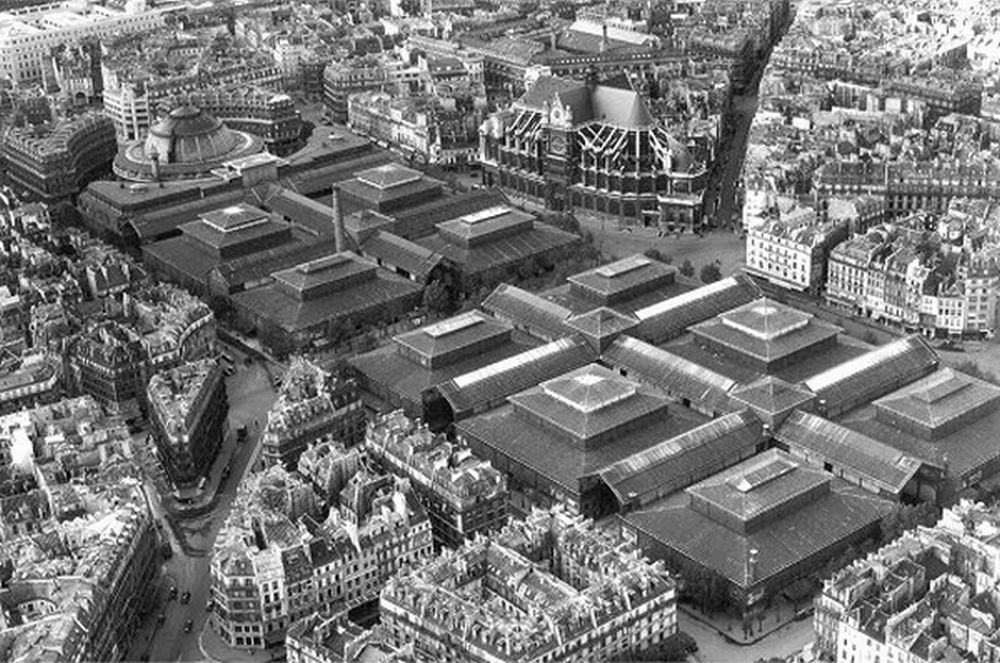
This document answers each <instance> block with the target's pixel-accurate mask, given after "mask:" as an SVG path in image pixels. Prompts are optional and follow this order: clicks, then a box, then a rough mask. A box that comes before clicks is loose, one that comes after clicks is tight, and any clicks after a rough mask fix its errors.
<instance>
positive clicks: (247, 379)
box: [129, 349, 276, 661]
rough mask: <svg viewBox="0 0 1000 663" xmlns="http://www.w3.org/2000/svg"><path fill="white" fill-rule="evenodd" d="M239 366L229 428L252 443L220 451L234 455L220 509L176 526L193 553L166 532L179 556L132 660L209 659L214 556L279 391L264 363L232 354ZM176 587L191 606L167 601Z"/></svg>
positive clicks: (164, 577) (166, 569)
mask: <svg viewBox="0 0 1000 663" xmlns="http://www.w3.org/2000/svg"><path fill="white" fill-rule="evenodd" d="M227 352H229V353H230V354H231V355H232V356H233V357H234V358H235V359H236V360H237V364H238V366H239V368H238V370H237V372H236V374H235V375H234V376H233V377H232V378H229V379H228V381H227V388H228V392H229V403H230V408H229V426H230V430H235V429H237V428H238V427H239V426H242V425H246V426H247V429H248V431H249V439H248V440H247V442H245V443H243V444H232V445H231V446H227V447H226V448H224V449H223V451H222V452H221V453H222V454H226V453H232V454H233V455H232V458H233V461H232V476H230V478H229V480H228V481H226V482H225V483H224V484H223V486H222V488H221V490H220V494H219V499H218V502H217V503H216V505H215V508H214V509H213V510H212V511H211V512H210V513H208V514H206V515H204V516H201V517H198V518H194V519H189V520H183V521H180V522H178V523H177V532H179V533H180V535H181V536H183V537H184V538H185V541H186V544H187V545H186V548H187V550H188V551H189V552H188V553H185V552H184V549H182V547H181V546H180V545H178V541H176V539H175V537H174V533H173V532H172V531H171V529H172V528H170V527H165V528H164V530H165V531H166V533H167V535H168V536H169V537H170V538H171V542H172V545H173V549H174V551H175V554H174V556H173V557H172V558H171V559H170V560H168V561H167V562H166V563H165V564H164V566H163V572H162V574H161V577H160V582H159V584H158V586H157V587H156V588H154V590H153V591H155V592H156V605H157V606H158V607H157V608H155V609H154V610H153V612H152V614H151V615H150V617H149V619H148V620H147V623H146V624H145V625H144V627H143V628H142V629H141V630H140V632H139V634H138V636H137V638H136V642H135V644H134V647H133V651H132V652H130V653H129V659H130V660H137V659H138V658H139V657H140V656H141V655H142V654H147V655H148V656H149V657H150V660H152V661H202V660H204V657H203V656H202V654H201V651H200V649H199V646H198V638H197V634H198V633H200V632H201V628H202V626H203V625H204V623H205V620H206V618H207V614H208V613H207V611H206V604H207V603H208V599H209V591H210V566H209V565H210V562H211V551H212V547H213V545H214V543H215V537H216V536H217V535H218V533H219V530H220V529H221V527H222V525H223V523H224V522H225V520H226V517H227V516H228V515H229V511H230V509H231V508H232V503H233V499H234V497H235V496H236V487H237V486H238V485H239V482H240V481H241V480H242V478H243V476H244V475H245V474H246V473H247V471H248V464H249V462H250V459H251V457H252V456H253V455H254V454H255V452H256V447H257V446H258V445H259V444H260V433H259V429H257V428H255V426H254V421H255V420H256V421H259V422H260V423H261V425H263V420H264V417H265V415H266V412H267V410H268V409H269V408H270V407H271V404H272V403H273V402H274V400H275V397H276V395H275V393H274V389H273V388H272V386H271V381H270V378H269V376H268V374H267V371H266V370H265V369H264V368H263V367H262V366H261V364H260V363H259V362H255V363H254V364H253V365H251V366H249V367H247V366H246V365H245V364H244V363H243V361H242V359H243V355H242V354H241V353H239V352H238V351H236V350H233V349H227ZM153 504H154V512H156V516H157V518H159V519H160V520H163V519H164V518H165V517H166V516H165V514H164V512H163V509H162V506H161V505H160V504H159V502H158V501H157V500H155V499H154V500H153ZM171 586H176V587H177V588H178V592H179V593H183V592H184V591H190V592H191V600H190V602H189V603H188V604H186V605H184V604H181V603H180V601H179V600H173V601H169V600H167V596H168V592H169V587H171ZM161 611H162V612H163V614H164V615H165V617H166V621H165V622H164V624H163V625H162V626H157V625H156V616H157V614H158V613H159V612H161ZM188 619H190V620H192V622H193V628H192V629H191V631H190V632H189V633H185V632H184V623H185V622H186V621H187V620H188Z"/></svg>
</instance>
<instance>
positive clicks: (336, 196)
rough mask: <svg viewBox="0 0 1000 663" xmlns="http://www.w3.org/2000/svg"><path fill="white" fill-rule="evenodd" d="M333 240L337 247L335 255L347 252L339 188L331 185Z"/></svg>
mask: <svg viewBox="0 0 1000 663" xmlns="http://www.w3.org/2000/svg"><path fill="white" fill-rule="evenodd" d="M331 206H332V207H333V240H334V242H335V244H336V245H337V253H343V252H344V251H346V250H347V242H346V241H345V239H344V212H343V210H341V208H340V188H339V187H338V186H337V185H336V184H334V185H333V203H332V205H331Z"/></svg>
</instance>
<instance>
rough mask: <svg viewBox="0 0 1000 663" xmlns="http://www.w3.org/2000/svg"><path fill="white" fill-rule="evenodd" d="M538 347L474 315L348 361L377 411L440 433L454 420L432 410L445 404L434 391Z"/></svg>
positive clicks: (504, 326)
mask: <svg viewBox="0 0 1000 663" xmlns="http://www.w3.org/2000/svg"><path fill="white" fill-rule="evenodd" d="M536 345H538V343H537V342H536V341H534V340H533V339H531V338H526V337H523V336H522V335H520V334H517V333H515V331H514V330H513V329H512V328H511V326H510V325H507V324H505V323H503V322H499V321H497V320H494V319H493V318H490V317H489V316H487V315H485V314H483V313H481V312H479V311H475V310H474V311H469V312H467V313H462V314H459V315H457V316H454V317H452V318H447V319H445V320H442V321H440V322H435V323H432V324H429V325H425V326H423V327H420V328H418V329H414V330H413V331H409V332H405V333H403V334H399V335H397V336H395V337H393V339H392V342H391V343H387V344H386V345H383V346H382V347H380V348H377V349H375V350H372V351H371V352H366V353H364V354H361V355H357V356H356V357H352V358H351V359H349V360H348V362H349V363H350V364H351V366H352V368H353V369H354V372H355V374H356V375H357V377H358V383H359V385H360V386H361V388H362V389H364V391H365V392H366V393H367V394H368V395H369V396H370V397H371V399H372V405H374V406H376V408H377V409H380V410H382V411H386V412H388V411H391V410H393V409H397V408H402V409H403V411H404V412H406V414H407V415H408V416H410V417H413V418H419V419H423V420H424V421H426V422H428V423H430V424H431V426H432V427H433V428H435V429H437V428H438V425H439V424H440V423H441V420H442V419H444V420H447V419H448V417H447V413H442V412H435V410H434V408H433V407H432V406H433V404H434V403H440V399H438V398H433V399H432V398H431V396H432V390H433V389H434V388H436V387H439V386H440V385H442V384H443V383H445V382H447V381H448V380H451V379H453V378H455V377H457V376H459V375H463V374H465V373H469V372H470V371H474V370H478V369H480V368H483V367H485V366H489V365H490V364H493V363H494V362H497V361H500V360H502V359H507V358H509V357H512V356H514V355H517V354H519V353H521V352H524V351H526V350H529V349H531V348H533V347H535V346H536Z"/></svg>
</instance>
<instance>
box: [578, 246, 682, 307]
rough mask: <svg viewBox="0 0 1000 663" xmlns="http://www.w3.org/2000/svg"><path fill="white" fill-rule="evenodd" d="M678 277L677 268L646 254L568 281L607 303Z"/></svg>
mask: <svg viewBox="0 0 1000 663" xmlns="http://www.w3.org/2000/svg"><path fill="white" fill-rule="evenodd" d="M676 274H677V269H676V268H674V267H671V266H669V265H665V264H664V263H662V262H660V261H658V260H653V259H651V258H647V257H646V256H643V255H633V256H629V257H627V258H622V259H621V260H616V261H615V262H612V263H608V264H607V265H600V266H599V267H594V268H593V269H588V270H586V271H584V272H580V273H579V274H574V275H573V276H570V277H569V278H568V279H567V281H569V282H570V283H571V284H573V285H574V286H576V287H578V288H582V289H583V290H585V291H587V292H590V293H593V294H594V295H596V296H598V297H599V298H601V299H602V300H603V301H605V302H613V300H614V299H615V297H616V296H620V295H622V294H624V293H627V292H628V291H631V290H635V289H636V288H642V286H644V285H649V284H654V283H658V282H661V281H665V280H668V279H669V280H670V281H672V280H673V279H674V278H675V277H676Z"/></svg>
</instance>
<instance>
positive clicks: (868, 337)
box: [861, 329, 878, 345]
mask: <svg viewBox="0 0 1000 663" xmlns="http://www.w3.org/2000/svg"><path fill="white" fill-rule="evenodd" d="M861 340H862V341H864V342H865V343H867V344H868V345H878V336H876V335H875V332H873V331H872V330H871V329H869V330H868V331H866V332H865V333H864V334H862V336H861Z"/></svg>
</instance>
